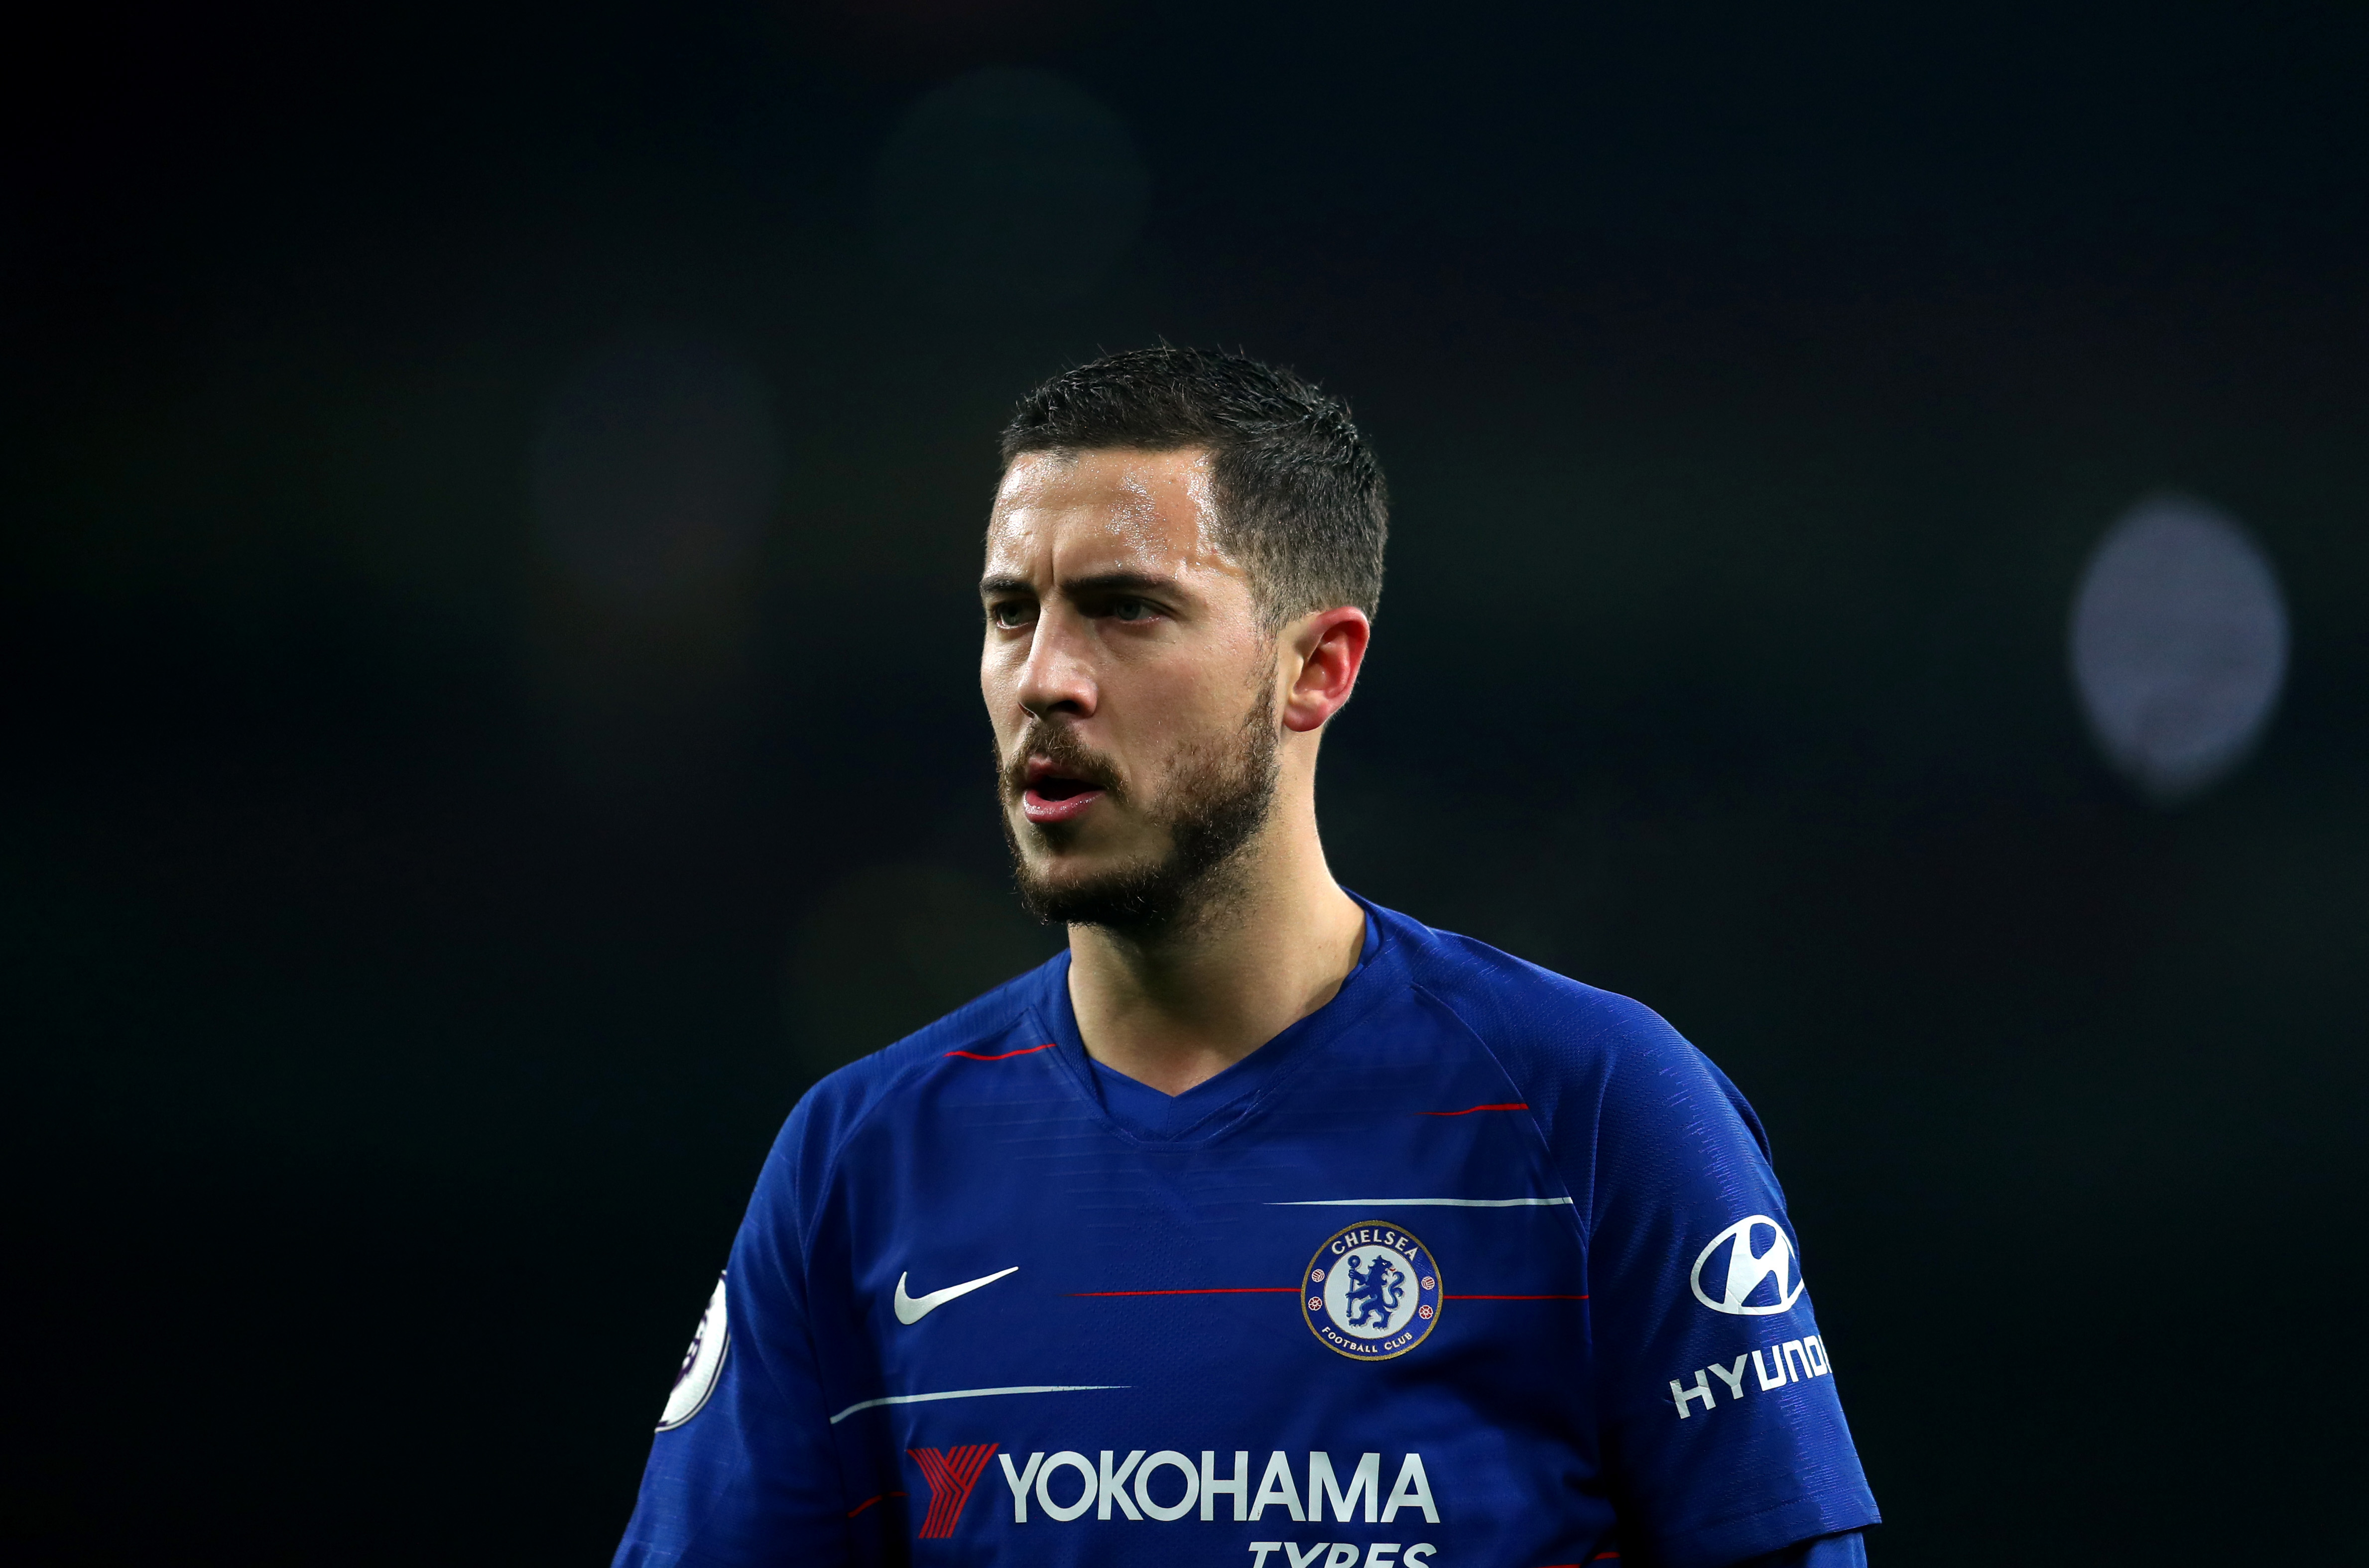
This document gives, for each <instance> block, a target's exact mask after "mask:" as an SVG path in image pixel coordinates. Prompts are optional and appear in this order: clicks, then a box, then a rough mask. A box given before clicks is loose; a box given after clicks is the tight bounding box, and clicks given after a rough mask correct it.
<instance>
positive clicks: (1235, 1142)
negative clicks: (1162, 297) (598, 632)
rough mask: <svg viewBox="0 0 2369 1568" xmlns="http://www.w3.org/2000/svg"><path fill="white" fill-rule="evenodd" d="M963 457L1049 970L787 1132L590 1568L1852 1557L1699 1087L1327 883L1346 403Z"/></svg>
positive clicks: (1356, 477)
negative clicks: (1059, 943) (599, 1558)
mask: <svg viewBox="0 0 2369 1568" xmlns="http://www.w3.org/2000/svg"><path fill="white" fill-rule="evenodd" d="M1002 450H1003V474H1002V479H1001V484H1000V485H999V486H998V488H997V490H996V493H995V499H994V504H993V507H992V509H991V510H990V514H989V519H988V528H987V542H986V567H985V572H984V574H983V576H982V577H981V578H980V581H979V597H980V605H981V611H982V615H981V621H982V630H981V639H982V640H981V649H980V656H979V691H980V694H981V695H982V696H983V697H984V698H985V699H986V702H987V716H988V721H989V724H990V727H991V728H992V730H993V732H994V739H995V754H996V761H997V778H998V783H999V786H1000V800H1001V810H1002V819H1003V827H1004V832H1005V835H1006V837H1007V838H1008V839H1009V840H1010V843H1011V849H1012V859H1013V874H1014V878H1015V881H1016V883H1017V885H1018V888H1019V892H1020V896H1021V898H1023V900H1024V902H1025V903H1026V904H1027V906H1028V908H1029V909H1030V910H1032V911H1034V912H1035V913H1036V915H1038V916H1039V917H1040V918H1042V919H1044V920H1046V921H1059V922H1061V923H1062V924H1063V925H1065V926H1066V927H1067V928H1068V932H1069V945H1068V950H1067V951H1066V952H1064V953H1062V954H1061V955H1059V956H1057V957H1055V958H1054V959H1052V960H1051V961H1050V962H1048V963H1047V964H1045V965H1044V966H1043V967H1040V968H1038V969H1036V970H1034V971H1033V972H1031V973H1028V974H1025V975H1022V976H1021V977H1019V978H1018V979H1013V980H1012V981H1010V982H1009V983H1007V984H1005V985H1003V986H1002V987H1001V988H999V989H998V990H992V991H990V992H989V993H988V994H987V995H985V996H982V997H980V998H978V1000H977V1001H973V1002H971V1003H969V1004H968V1005H967V1006H965V1007H963V1008H961V1009H959V1010H958V1011H956V1012H955V1013H949V1014H947V1015H946V1016H945V1017H944V1018H942V1019H940V1020H938V1021H937V1022H936V1023H934V1024H931V1025H930V1026H929V1027H927V1028H925V1029H923V1030H921V1032H920V1033H918V1034H916V1035H913V1036H910V1037H908V1038H906V1039H903V1040H900V1041H898V1042H897V1043H896V1044H894V1045H891V1046H889V1047H887V1049H885V1050H882V1051H880V1052H878V1053H876V1054H875V1055H873V1056H870V1057H866V1058H865V1059H863V1060H861V1061H858V1062H856V1063H854V1064H853V1065H852V1066H850V1067H847V1068H844V1069H842V1070H840V1071H838V1072H835V1073H833V1074H832V1075H831V1076H830V1077H829V1078H826V1079H825V1080H823V1081H822V1082H820V1083H818V1084H817V1085H816V1086H815V1087H814V1088H813V1090H811V1091H810V1092H809V1093H807V1095H806V1097H805V1098H804V1099H803V1100H801V1101H800V1102H799V1104H798V1105H797V1107H796V1109H795V1111H793V1112H792V1113H791V1115H790V1117H789V1121H788V1123H787V1125H786V1126H785V1127H784V1128H783V1130H782V1134H781V1137H780V1139H779V1140H778V1141H777V1142H776V1143H775V1145H774V1147H773V1150H772V1153H771V1155H770V1156H769V1157H768V1158H767V1160H766V1162H765V1164H764V1168H763V1171H762V1173H761V1175H760V1176H759V1178H758V1181H757V1187H756V1193H755V1196H754V1197H753V1198H752V1199H751V1201H750V1207H749V1212H748V1216H747V1219H745V1221H744V1222H743V1223H742V1225H741V1228H740V1231H739V1234H738V1238H737V1240H736V1241H735V1242H734V1243H733V1247H732V1251H731V1254H730V1257H729V1259H728V1262H727V1266H726V1268H725V1270H724V1274H723V1277H722V1279H721V1281H720V1282H719V1283H718V1284H717V1286H716V1287H715V1295H714V1297H713V1298H712V1299H711V1301H710V1304H709V1306H708V1310H707V1315H706V1317H705V1319H704V1321H703V1322H702V1323H701V1324H700V1327H699V1332H698V1337H697V1338H696V1340H694V1342H693V1343H692V1349H691V1352H690V1354H689V1356H687V1357H686V1359H685V1362H684V1366H683V1369H682V1374H681V1379H679V1381H678V1382H677V1384H676V1386H675V1389H674V1391H673V1395H672V1397H671V1398H670V1399H669V1402H668V1403H667V1405H666V1409H665V1413H664V1415H663V1417H662V1419H661V1422H660V1425H659V1426H658V1436H657V1437H656V1438H655V1440H654V1441H653V1443H652V1446H651V1452H650V1459H649V1464H648V1469H647V1472H646V1474H645V1476H644V1479H643V1482H642V1489H641V1497H640V1502H639V1505H638V1506H637V1507H636V1508H635V1512H634V1516H633V1519H632V1522H631V1523H630V1524H629V1525H628V1526H627V1528H626V1531H625V1539H624V1544H623V1545H622V1546H621V1547H620V1548H619V1551H618V1553H617V1558H616V1561H617V1562H618V1563H619V1564H620V1565H621V1568H641V1565H650V1568H657V1565H661V1564H674V1563H681V1564H685V1565H692V1564H697V1565H710V1564H713V1565H718V1568H723V1565H729V1568H755V1565H757V1564H783V1565H790V1564H795V1565H800V1568H808V1565H813V1568H826V1565H828V1568H838V1565H841V1564H847V1565H851V1568H852V1565H857V1564H867V1565H868V1564H875V1563H905V1562H920V1563H945V1564H984V1563H1005V1564H1030V1565H1040V1564H1041V1565H1066V1564H1080V1565H1083V1564H1129V1565H1135V1564H1172V1563H1173V1564H1177V1565H1180V1568H1183V1565H1190V1568H1560V1565H1565V1564H1572V1565H1575V1564H1583V1563H1599V1562H1605V1563H1626V1564H1630V1565H1631V1568H1637V1565H1654V1564H1667V1565H1671V1568H1734V1565H1738V1564H1756V1565H1758V1564H1771V1565H1773V1564H1789V1565H1808V1568H1844V1565H1846V1564H1857V1563H1861V1562H1864V1561H1865V1559H1864V1555H1863V1551H1862V1540H1861V1534H1860V1532H1861V1531H1862V1530H1863V1529H1864V1528H1866V1527H1868V1526H1870V1525H1872V1524H1874V1523H1875V1522H1876V1510H1875V1504H1874V1500H1873V1499H1872V1497H1871V1495H1870V1494H1869V1492H1868V1488H1867V1483H1866V1480H1865V1478H1864V1477H1863V1475H1862V1474H1861V1472H1860V1463H1859V1459H1858V1457H1857V1455H1856V1454H1855V1453H1854V1451H1853V1449H1852V1446H1851V1438H1850V1433H1849V1429H1848V1427H1847V1426H1846V1425H1845V1424H1844V1420H1843V1412H1842V1406H1841V1403H1840V1402H1839V1401H1838V1400H1837V1397H1836V1392H1835V1380H1834V1376H1833V1369H1832V1364H1831V1361H1830V1359H1829V1356H1828V1352H1827V1347H1826V1345H1825V1339H1824V1337H1823V1336H1822V1335H1821V1334H1820V1333H1819V1332H1818V1323H1817V1319H1816V1316H1815V1314H1814V1312H1813V1310H1812V1309H1811V1304H1810V1298H1809V1295H1808V1292H1807V1290H1806V1288H1805V1287H1804V1285H1803V1283H1802V1268H1801V1261H1800V1253H1799V1250H1798V1248H1797V1245H1796V1242H1795V1237H1794V1232H1793V1229H1792V1224H1791V1219H1789V1218H1788V1216H1787V1213H1786V1206H1785V1198H1784V1195H1783V1194H1782V1192H1781V1191H1780V1189H1779V1187H1778V1185H1777V1179H1776V1177H1775V1175H1774V1174H1773V1173H1772V1172H1771V1170H1770V1167H1769V1158H1768V1142H1767V1139H1766V1138H1765V1136H1764V1135H1763V1134H1762V1132H1761V1128H1760V1124H1759V1122H1758V1120H1757V1118H1756V1117H1755V1116H1754V1115H1753V1112H1752V1109H1751V1107H1750V1106H1749V1105H1747V1104H1745V1101H1744V1098H1743V1096H1742V1095H1741V1094H1739V1093H1737V1092H1736V1090H1735V1087H1734V1085H1733V1084H1731V1083H1730V1082H1728V1081H1727V1079H1726V1078H1725V1077H1723V1076H1722V1074H1721V1072H1720V1071H1719V1070H1718V1069H1717V1068H1715V1067H1713V1066H1712V1065H1711V1063H1710V1062H1709V1061H1708V1060H1706V1059H1704V1058H1703V1057H1702V1055H1701V1054H1700V1053H1699V1052H1698V1051H1696V1050H1695V1048H1694V1047H1692V1046H1690V1045H1688V1043H1687V1042H1686V1041H1685V1040H1684V1039H1682V1038H1680V1037H1679V1036H1678V1035H1677V1033H1676V1032H1675V1031H1673V1030H1672V1029H1671V1028H1670V1026H1669V1025H1668V1024H1665V1023H1664V1022H1663V1021H1662V1020H1661V1018H1659V1017H1658V1016H1656V1015H1655V1014H1654V1013H1652V1012H1651V1011H1649V1010H1648V1009H1646V1008H1644V1007H1642V1006H1641V1005H1639V1004H1638V1003H1636V1002H1634V1001H1629V1000H1627V999H1626V998H1623V997H1619V996H1615V995H1611V994H1609V993H1608V992H1605V991H1601V990H1595V989H1593V988H1592V987H1589V986H1585V985H1582V984H1580V983H1578V982H1577V981H1574V980H1569V979H1563V978H1562V976H1560V975H1555V974H1551V973H1549V972H1548V971H1546V970H1544V969H1541V968H1539V967H1536V966H1534V965H1530V964H1527V963H1524V962H1522V961H1521V960H1519V959H1517V958H1512V957H1509V956H1506V955H1505V954H1503V953H1500V952H1497V951H1495V950H1494V949H1493V948H1490V947H1487V946H1484V945H1482V944H1480V943H1478V942H1474V941H1471V940H1470V939H1468V938H1465V937H1461V936H1457V935H1453V934H1451V933H1447V932H1441V931H1434V930H1432V929H1431V928H1429V927H1427V926H1425V925H1422V924H1420V923H1418V922H1417V921H1413V920H1411V919H1409V918H1408V917H1406V916H1405V915H1402V914H1398V913H1396V912H1394V911H1392V910H1385V909H1382V908H1380V907H1379V906H1377V905H1374V904H1371V903H1368V902H1367V901H1366V900H1364V899H1362V898H1357V897H1356V895H1354V894H1352V893H1349V892H1347V891H1346V890H1345V889H1344V888H1343V887H1341V886H1340V884H1339V883H1337V882H1335V881H1334V880H1333V875H1332V873H1331V871H1330V870H1329V869H1328V868H1327V866H1326V864H1325V860H1324V848H1323V843H1322V838H1321V837H1320V835H1319V833H1318V830H1317V820H1316V794H1315V785H1316V759H1317V753H1318V750H1319V749H1320V747H1321V746H1322V741H1323V738H1324V727H1325V726H1326V725H1327V724H1328V723H1330V722H1331V721H1332V719H1333V716H1334V715H1337V714H1338V713H1339V712H1340V711H1341V709H1342V707H1343V705H1344V704H1346V703H1347V702H1348V700H1349V697H1350V693H1351V692H1353V691H1354V690H1355V689H1356V683H1357V675H1358V671H1359V670H1360V669H1361V668H1362V667H1363V665H1364V662H1365V658H1366V652H1367V648H1368V645H1369V641H1370V639H1371V637H1372V635H1373V617H1374V613H1375V610H1376V606H1377V604H1378V602H1379V598H1380V594H1381V586H1382V545H1383V538H1384V533H1385V530H1386V515H1387V509H1386V503H1385V493H1384V487H1383V481H1382V474H1381V470H1380V468H1379V465H1378V464H1377V463H1376V461H1375V459H1374V456H1373V453H1372V452H1370V451H1369V450H1368V447H1367V445H1366V443H1365V441H1364V440H1363V438H1362V437H1361V436H1360V435H1359V433H1358V431H1357V429H1356V427H1355V426H1354V425H1353V424H1352V423H1351V421H1350V418H1349V414H1348V411H1347V409H1346V408H1345V406H1343V405H1342V404H1341V403H1340V402H1338V401H1337V400H1336V399H1334V398H1333V397H1331V396H1329V395H1326V394H1324V393H1323V392H1322V391H1320V390H1318V389H1317V388H1315V387H1314V386H1311V385H1310V384H1309V383H1305V382H1303V381H1301V380H1299V378H1297V377H1295V376H1293V375H1291V374H1288V373H1287V372H1281V371H1277V370H1274V369H1271V368H1269V367H1267V366H1265V365H1263V364H1260V363H1258V362H1256V361H1252V360H1249V359H1246V358H1242V357H1240V356H1236V355H1229V354H1217V353H1206V352H1199V351H1196V350H1192V349H1169V348H1161V349H1145V350H1139V351H1134V352H1128V353H1121V354H1116V355H1112V356H1110V357H1108V358H1105V359H1103V360H1100V361H1096V362H1094V363H1092V364H1089V365H1085V366H1082V367H1081V368H1079V369H1076V370H1072V371H1070V372H1066V373H1064V374H1061V375H1059V376H1057V377H1055V378H1054V379H1053V380H1052V381H1050V382H1048V383H1046V384H1045V385H1043V386H1041V387H1039V388H1037V389H1036V391H1035V392H1033V393H1031V394H1030V395H1028V396H1027V397H1026V398H1025V399H1024V401H1023V402H1022V403H1021V404H1020V406H1019V407H1018V409H1017V411H1016V412H1015V414H1014V415H1013V419H1012V422H1011V425H1010V428H1009V429H1006V430H1005V432H1004V435H1003V449H1002Z"/></svg>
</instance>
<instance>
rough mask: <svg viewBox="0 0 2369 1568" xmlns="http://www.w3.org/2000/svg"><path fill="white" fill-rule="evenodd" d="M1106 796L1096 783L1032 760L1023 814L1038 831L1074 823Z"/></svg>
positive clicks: (1028, 773) (1021, 795) (1048, 764)
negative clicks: (1056, 823)
mask: <svg viewBox="0 0 2369 1568" xmlns="http://www.w3.org/2000/svg"><path fill="white" fill-rule="evenodd" d="M1103 795H1104V789H1103V786H1102V785H1100V784H1095V783H1094V782H1093V780H1091V779H1084V778H1080V777H1078V776H1077V775H1076V774H1074V773H1063V772H1062V771H1061V770H1060V769H1059V767H1057V766H1056V765H1055V764H1053V763H1051V762H1048V761H1040V760H1038V759H1036V758H1033V757H1032V758H1030V759H1029V761H1028V772H1027V782H1026V784H1025V786H1024V788H1023V789H1022V790H1021V793H1020V812H1021V815H1022V816H1024V817H1025V818H1028V820H1029V821H1031V822H1033V823H1035V824H1036V825H1037V826H1038V827H1048V826H1050V825H1051V824H1053V823H1055V822H1070V821H1074V820H1076V819H1077V818H1079V817H1080V816H1082V815H1083V814H1084V813H1085V812H1087V811H1088V810H1090V809H1092V808H1093V804H1094V802H1095V801H1097V800H1100V799H1101V798H1102V797H1103Z"/></svg>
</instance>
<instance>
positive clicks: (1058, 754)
mask: <svg viewBox="0 0 2369 1568" xmlns="http://www.w3.org/2000/svg"><path fill="white" fill-rule="evenodd" d="M1036 758H1042V759H1044V760H1045V761H1047V763H1049V764H1051V766H1052V769H1053V771H1054V772H1055V773H1059V774H1060V775H1061V776H1062V777H1064V778H1071V779H1076V780H1078V781H1079V782H1080V783H1081V784H1092V785H1093V787H1094V788H1096V789H1099V790H1101V791H1103V792H1104V794H1106V795H1110V796H1111V797H1112V798H1113V799H1115V800H1116V799H1123V798H1125V796H1126V794H1127V790H1126V786H1125V785H1124V784H1121V783H1120V782H1119V772H1118V767H1117V765H1116V763H1114V762H1112V761H1110V759H1108V758H1106V757H1104V755H1103V754H1102V753H1101V752H1099V751H1096V750H1094V749H1093V747H1091V746H1088V745H1087V744H1086V743H1085V742H1084V741H1082V740H1081V739H1079V738H1078V736H1077V732H1076V731H1075V730H1073V729H1071V728H1070V727H1069V726H1067V725H1063V724H1048V723H1047V722H1046V721H1045V720H1043V719H1041V718H1040V719H1031V720H1030V721H1029V724H1028V727H1027V729H1026V730H1025V731H1024V732H1023V733H1022V735H1021V737H1020V742H1019V744H1018V745H1017V746H1015V747H1013V752H1012V759H1011V761H1007V762H1005V763H1004V764H1003V765H1002V767H1001V769H1000V770H999V771H1000V772H1001V775H1002V783H1003V795H1004V798H1005V799H1007V800H1017V799H1019V798H1020V796H1021V795H1022V793H1023V792H1024V791H1025V790H1026V789H1027V787H1028V764H1029V762H1030V761H1033V760H1035V759H1036Z"/></svg>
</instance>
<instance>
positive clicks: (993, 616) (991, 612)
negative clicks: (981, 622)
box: [987, 599, 1028, 632]
mask: <svg viewBox="0 0 2369 1568" xmlns="http://www.w3.org/2000/svg"><path fill="white" fill-rule="evenodd" d="M987 619H988V623H989V624H990V625H994V626H998V627H1001V628H1002V629H1003V630H1005V631H1007V632H1008V631H1010V630H1012V629H1013V627H1015V626H1024V625H1026V624H1028V606H1027V605H1026V604H1024V603H1023V602H1021V601H1019V600H1016V599H1007V600H1005V601H1003V602H1001V604H990V605H989V606H988V607H987Z"/></svg>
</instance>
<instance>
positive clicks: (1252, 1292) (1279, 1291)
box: [1070, 1285, 1299, 1296]
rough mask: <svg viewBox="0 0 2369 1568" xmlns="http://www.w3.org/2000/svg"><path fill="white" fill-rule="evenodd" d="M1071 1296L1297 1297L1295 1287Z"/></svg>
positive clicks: (1203, 1288)
mask: <svg viewBox="0 0 2369 1568" xmlns="http://www.w3.org/2000/svg"><path fill="white" fill-rule="evenodd" d="M1070 1295H1072V1296H1297V1295H1299V1286H1297V1285H1204V1286H1198V1287H1196V1288H1193V1289H1190V1290H1072V1291H1070Z"/></svg>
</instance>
